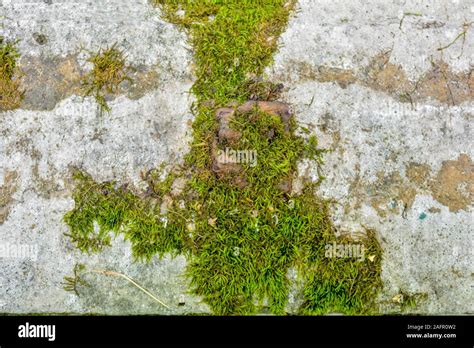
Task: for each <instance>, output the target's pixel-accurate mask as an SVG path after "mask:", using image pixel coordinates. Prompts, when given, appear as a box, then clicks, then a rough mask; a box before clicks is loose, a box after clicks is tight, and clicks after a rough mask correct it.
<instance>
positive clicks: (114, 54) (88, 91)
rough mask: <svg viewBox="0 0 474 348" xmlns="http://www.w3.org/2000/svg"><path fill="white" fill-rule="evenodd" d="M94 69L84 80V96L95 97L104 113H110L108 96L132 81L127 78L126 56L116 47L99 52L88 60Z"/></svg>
mask: <svg viewBox="0 0 474 348" xmlns="http://www.w3.org/2000/svg"><path fill="white" fill-rule="evenodd" d="M87 61H88V62H89V63H92V64H93V66H94V67H93V69H92V71H91V72H89V73H88V74H87V75H86V76H85V77H84V79H83V86H84V94H85V95H86V96H90V95H93V96H94V97H95V99H96V101H97V103H98V104H99V106H100V108H101V110H102V111H107V112H108V111H110V108H109V106H108V104H107V101H106V95H107V94H115V93H117V92H118V89H119V86H120V84H121V83H122V82H123V81H125V80H130V78H129V77H128V76H127V73H128V70H129V67H128V66H127V64H126V61H125V55H124V53H123V51H122V50H119V49H118V48H117V47H116V45H113V46H112V47H108V48H105V49H101V50H99V52H98V53H96V54H94V55H92V56H91V57H90V58H89V59H88V60H87Z"/></svg>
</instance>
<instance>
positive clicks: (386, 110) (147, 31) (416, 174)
mask: <svg viewBox="0 0 474 348" xmlns="http://www.w3.org/2000/svg"><path fill="white" fill-rule="evenodd" d="M404 13H407V14H408V13H411V15H405V16H404V15H403V14H404ZM473 13H474V3H473V2H472V1H468V0H464V1H463V0H459V1H443V0H438V1H430V2H427V1H417V2H415V1H390V2H388V1H362V0H360V1H342V0H341V1H329V0H327V1H326V0H301V1H300V2H299V11H298V12H297V13H296V15H295V16H294V18H293V19H292V20H291V22H290V25H289V28H288V30H287V31H286V32H285V33H284V34H283V36H282V38H281V44H282V48H281V51H280V53H279V54H277V56H276V57H275V64H274V65H273V66H272V67H271V68H270V69H269V70H268V73H269V76H270V77H271V78H272V79H274V80H276V81H282V82H283V83H284V84H285V86H286V92H285V95H284V99H286V100H287V101H288V102H289V103H291V104H292V106H293V108H294V111H295V114H296V116H297V117H298V120H299V121H300V122H301V123H303V124H305V125H307V126H308V127H309V128H310V129H312V130H313V132H314V133H315V134H317V135H318V137H319V139H320V143H321V146H322V147H325V148H328V149H331V150H332V151H331V152H329V153H327V155H326V156H325V159H326V164H325V165H324V167H323V168H322V170H323V174H324V175H325V176H326V178H327V179H326V181H324V183H323V185H322V187H321V189H320V194H321V195H323V196H324V197H327V198H334V199H335V200H336V201H337V202H338V204H335V205H334V220H335V222H336V225H337V226H338V228H339V230H340V232H341V233H348V232H350V233H357V232H359V231H361V230H363V229H364V228H373V229H375V230H376V231H377V233H378V236H379V237H380V241H381V243H382V246H383V248H384V256H385V259H384V262H383V278H384V281H385V290H384V293H383V294H382V296H381V300H386V301H387V306H386V308H384V310H385V311H387V312H390V311H392V310H395V309H396V306H395V307H394V306H392V305H390V304H388V302H390V300H391V298H392V297H393V296H395V295H397V294H398V293H400V292H401V291H404V292H411V293H421V292H423V293H427V294H428V299H427V300H426V301H424V302H421V303H420V305H419V306H418V307H417V308H416V309H415V311H416V312H419V313H473V312H474V308H473V307H472V306H473V303H474V298H473V296H474V295H473V293H474V292H473V291H472V290H473V285H474V280H473V272H474V269H473V268H474V267H473V262H472V260H473V250H472V247H473V244H472V239H473V238H472V235H473V227H472V226H473V211H472V209H473V207H472V202H473V198H474V182H473V180H474V178H473V172H474V170H473V164H472V159H473V158H474V157H473V156H474V153H473V152H474V147H473V143H472V138H473V131H472V120H473V115H474V111H473V108H474V98H473V88H474V81H473V78H474V75H472V74H471V71H472V66H473V62H472V57H473V56H474V52H473V51H474V45H473V42H474V41H473V35H474V31H473V30H474V28H472V27H471V26H463V24H464V23H465V22H467V21H468V20H469V18H470V17H472V15H473ZM413 14H416V15H413ZM403 17H404V18H403ZM402 19H403V21H402ZM0 20H1V24H2V26H1V27H0V35H4V36H6V37H7V38H11V39H14V38H17V39H21V42H20V43H19V47H20V51H21V53H22V55H23V58H22V60H21V64H22V69H23V70H24V71H25V74H26V76H25V86H26V95H25V101H24V105H23V106H22V108H21V109H20V110H16V111H12V112H4V113H1V114H0V132H1V134H2V137H1V138H0V242H1V243H3V245H6V244H11V245H14V246H15V245H34V246H37V248H38V254H37V259H34V258H33V259H31V258H13V259H12V258H0V312H6V313H25V312H56V313H57V312H74V313H86V312H93V313H109V314H129V313H190V312H191V313H196V312H203V311H207V310H208V309H207V307H206V306H205V305H203V304H202V303H201V302H200V301H199V299H198V298H196V297H193V296H190V295H188V294H186V281H187V280H186V279H185V278H184V277H183V276H182V271H183V270H184V267H185V264H186V263H185V260H184V258H182V257H178V258H176V259H174V260H171V259H165V260H162V261H159V260H156V259H155V260H153V261H152V262H151V263H150V264H141V263H134V262H133V260H132V258H131V255H130V246H129V244H128V243H127V242H124V241H122V240H120V239H119V240H116V241H115V242H114V246H113V248H111V249H108V250H106V251H105V252H103V253H101V254H98V255H90V256H88V255H81V254H80V253H79V252H78V251H77V250H75V248H74V247H73V246H72V245H71V244H70V242H69V240H68V238H67V237H66V236H65V235H64V233H67V227H66V226H65V224H64V223H63V222H62V217H63V215H64V213H65V212H67V211H69V210H70V209H71V208H72V206H73V204H74V202H73V200H72V198H71V189H72V188H73V186H72V183H71V181H70V174H71V173H70V167H71V166H80V167H82V168H83V169H85V170H86V171H88V172H89V173H90V174H92V175H93V176H94V178H95V179H96V180H99V181H102V180H110V179H116V180H118V181H120V182H132V183H133V184H134V185H135V186H137V187H140V186H141V185H142V184H143V183H142V182H141V179H140V172H141V171H146V170H148V169H151V168H153V167H156V166H158V165H159V164H160V163H161V162H163V161H165V162H176V161H179V160H180V159H181V158H182V156H183V155H184V153H186V151H187V141H188V140H189V136H190V134H189V133H190V132H189V127H188V121H189V120H190V119H192V115H191V113H190V106H191V103H192V96H191V95H190V94H189V89H190V87H191V85H192V79H193V77H192V71H191V66H192V62H191V58H192V57H191V52H190V50H189V47H188V46H187V44H186V37H185V35H184V34H183V33H181V32H179V31H177V30H176V28H175V27H173V26H172V25H170V24H168V23H166V22H164V21H163V20H162V19H160V16H159V11H157V10H156V9H154V8H153V7H151V6H150V5H148V3H147V1H145V0H133V1H132V0H129V1H126V2H125V1H121V0H100V1H92V0H91V1H85V0H84V1H81V0H75V1H66V0H63V1H59V0H48V1H46V0H45V1H39V0H38V1H31V0H30V1H27V0H21V1H20V0H12V1H7V0H3V1H2V3H1V6H0ZM463 31H466V35H465V36H464V38H465V39H464V40H463V39H462V38H461V39H459V40H457V41H456V42H455V43H454V44H453V45H452V46H450V47H448V48H446V49H443V50H439V51H438V48H442V47H444V46H447V45H448V44H449V43H450V42H452V41H453V40H454V39H455V38H456V37H457V36H458V35H459V34H460V33H461V32H463ZM113 43H117V44H118V45H119V47H121V48H123V49H125V50H126V52H127V54H128V58H127V59H128V61H129V62H130V63H131V64H133V65H134V66H135V67H136V68H137V72H136V73H135V76H134V78H135V83H134V84H132V85H124V86H123V88H122V90H121V95H120V96H118V97H117V98H115V99H113V100H110V102H109V104H110V106H111V107H112V112H111V114H110V115H102V116H101V115H100V114H99V113H98V110H97V106H96V104H95V103H94V101H93V100H92V99H91V98H85V99H84V100H83V98H82V97H80V96H78V88H79V87H80V84H79V77H80V74H81V73H82V72H84V71H87V70H88V69H90V66H88V64H86V62H85V59H86V58H87V55H88V53H87V51H84V50H81V46H82V47H83V48H85V49H86V50H90V51H97V50H98V49H99V48H100V47H104V46H106V45H112V44H113ZM302 167H304V166H302ZM303 169H305V168H302V174H305V173H304V171H303ZM306 169H307V173H306V175H315V174H316V168H314V167H310V168H306ZM78 262H79V263H84V264H86V266H87V268H88V269H112V270H114V271H118V272H123V273H124V274H127V275H128V276H131V277H132V278H134V279H135V280H137V281H138V282H139V283H140V284H142V285H143V286H145V287H146V288H148V289H150V290H151V291H152V292H153V293H154V294H156V295H157V296H158V297H159V298H160V299H161V300H162V301H164V302H165V303H166V304H168V305H169V306H170V307H171V309H170V310H168V309H166V308H164V307H162V306H160V305H158V304H156V303H155V302H153V301H152V300H151V299H150V298H149V297H147V296H146V295H145V294H143V293H141V292H140V291H139V290H138V289H136V288H135V287H133V286H132V285H131V284H129V283H127V282H126V281H124V280H123V279H117V278H110V277H109V278H108V277H105V276H103V275H96V274H88V275H86V279H87V280H88V281H89V282H90V284H91V287H90V288H82V292H81V296H80V297H77V296H75V295H74V294H71V293H68V292H65V291H64V290H63V289H62V285H61V282H62V281H63V277H64V276H67V275H71V273H72V269H73V266H74V264H75V263H78ZM180 302H184V303H185V305H182V306H180V305H179V303H180Z"/></svg>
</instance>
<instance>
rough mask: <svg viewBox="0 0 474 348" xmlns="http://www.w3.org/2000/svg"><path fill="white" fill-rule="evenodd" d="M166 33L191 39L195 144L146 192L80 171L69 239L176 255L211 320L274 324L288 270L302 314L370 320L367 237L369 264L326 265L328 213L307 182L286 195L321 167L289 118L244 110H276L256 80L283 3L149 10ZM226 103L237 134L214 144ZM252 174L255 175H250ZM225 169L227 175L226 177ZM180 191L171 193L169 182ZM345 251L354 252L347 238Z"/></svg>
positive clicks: (373, 265) (271, 47)
mask: <svg viewBox="0 0 474 348" xmlns="http://www.w3.org/2000/svg"><path fill="white" fill-rule="evenodd" d="M155 3H156V4H157V5H158V6H159V7H160V8H161V10H162V12H163V14H164V15H165V17H166V18H168V19H169V20H170V21H172V22H173V23H176V24H178V25H180V26H182V27H183V28H185V29H186V30H187V32H188V34H189V35H190V38H191V41H192V44H193V46H194V49H195V57H196V61H197V71H196V76H197V81H196V83H195V85H194V86H193V92H194V94H195V95H196V97H197V103H196V105H195V108H194V112H195V115H196V119H195V122H194V124H193V129H194V139H193V143H192V147H191V151H190V153H189V154H188V155H187V156H186V159H185V165H184V166H183V168H180V169H179V170H176V171H175V172H174V174H170V175H168V176H166V177H165V179H164V180H161V179H160V178H161V177H162V176H161V175H160V173H159V172H151V173H149V174H148V175H147V176H146V177H145V179H146V180H147V181H148V183H149V189H148V190H147V192H146V194H141V195H139V194H136V193H132V192H131V191H129V190H128V189H127V188H123V187H122V188H121V187H118V185H117V184H116V183H104V184H97V183H95V182H94V181H93V180H92V178H90V177H89V176H87V175H84V174H80V173H78V174H77V175H76V179H77V180H78V186H77V188H76V193H75V196H74V198H75V200H76V206H75V208H74V210H73V211H71V212H70V213H68V214H67V216H66V222H67V223H68V224H69V226H70V228H71V236H72V238H73V240H76V241H77V243H78V246H79V247H80V248H81V249H83V250H85V251H95V250H97V249H98V248H97V247H96V244H95V242H94V241H95V240H99V241H103V242H104V243H102V244H107V243H108V242H109V240H110V237H109V232H110V231H113V232H115V233H124V234H125V237H126V238H127V239H129V240H130V241H131V242H132V247H133V251H134V255H135V256H136V257H137V258H145V259H150V258H151V257H153V256H154V255H156V254H158V255H160V256H162V255H163V254H165V253H173V254H178V253H184V254H185V255H187V257H188V260H189V264H188V267H187V270H186V274H187V275H188V276H189V278H190V281H191V289H192V290H191V291H192V292H193V293H194V294H197V295H200V296H202V297H203V298H204V300H205V302H206V303H208V304H209V305H210V307H211V308H212V310H213V311H214V312H215V313H216V314H226V315H227V314H253V313H255V312H256V311H258V310H259V309H260V308H261V307H262V306H265V305H266V306H268V307H269V310H270V311H271V312H272V313H275V314H284V313H285V309H286V305H287V299H288V294H289V286H290V284H289V280H288V277H287V274H288V271H289V270H290V268H293V269H296V270H298V271H299V275H300V278H301V279H302V280H304V282H305V288H304V291H303V294H302V295H303V296H304V297H305V302H304V304H303V306H302V308H301V313H304V314H324V313H327V312H329V311H341V312H344V313H348V314H355V313H369V312H371V310H373V302H374V298H375V296H376V294H377V291H378V289H379V288H380V261H381V255H380V248H379V246H378V243H377V240H376V239H375V237H374V235H373V234H369V235H368V237H367V238H365V239H363V240H362V241H359V242H358V243H363V244H364V246H365V247H366V249H367V250H368V251H367V252H368V253H370V256H371V258H370V259H369V261H366V260H364V261H361V262H357V261H356V260H353V259H350V258H345V259H332V258H327V257H326V255H325V252H324V249H325V246H326V245H327V244H328V243H332V242H333V241H340V240H338V239H336V237H335V234H334V230H333V227H332V225H331V222H330V219H329V216H328V203H327V202H326V201H324V200H321V199H319V198H317V197H316V196H315V186H316V185H317V183H306V184H305V185H303V186H304V187H303V189H302V190H301V191H300V192H294V190H291V189H289V187H291V183H292V182H293V180H294V179H295V177H296V169H297V163H298V161H299V160H301V159H303V158H307V159H309V160H311V161H313V163H314V165H318V164H320V163H321V157H322V152H321V151H320V150H319V149H318V146H317V140H316V138H315V137H309V138H306V137H302V136H298V135H296V133H297V130H298V126H297V125H296V123H295V121H294V120H293V119H291V118H290V119H284V118H283V117H281V116H280V115H278V114H276V113H272V112H268V111H267V112H264V111H263V110H262V109H261V108H259V107H257V106H255V107H254V108H251V109H247V110H246V111H239V110H240V109H239V108H237V107H236V105H240V104H241V103H243V102H245V101H247V100H249V99H258V100H274V99H276V98H277V96H278V90H279V89H280V87H279V86H276V85H274V84H272V83H270V82H266V81H264V80H263V79H262V74H263V71H264V68H265V66H266V65H268V64H269V63H270V62H271V59H272V54H273V53H274V52H275V50H276V49H277V44H276V38H278V36H279V35H280V33H281V32H282V30H283V29H284V27H285V26H286V23H287V21H288V17H289V14H290V12H291V10H292V8H293V5H294V2H293V1H283V0H266V1H253V0H203V1H183V0H180V1H178V0H158V1H155ZM229 103H232V105H234V114H233V117H232V119H231V122H230V124H229V127H230V129H231V131H232V132H234V134H239V136H238V137H237V138H236V139H234V140H233V141H229V139H219V135H218V134H219V127H220V125H219V122H218V121H217V119H216V109H217V108H220V107H224V106H228V105H229ZM225 148H231V149H233V150H240V151H254V152H255V153H256V154H257V162H256V163H253V164H252V163H247V162H244V163H239V166H238V167H237V168H238V170H233V171H228V172H226V171H224V172H223V173H218V172H217V171H216V168H215V166H216V152H217V151H219V150H224V149H225ZM254 164H255V165H254ZM234 169H235V168H234ZM178 176H179V177H181V178H180V179H185V180H186V185H185V186H184V188H183V189H182V190H180V191H179V192H177V190H176V189H175V188H174V186H175V185H174V183H175V182H177V179H178V178H177V177H178ZM345 242H346V243H356V242H355V241H352V240H348V239H347V240H345Z"/></svg>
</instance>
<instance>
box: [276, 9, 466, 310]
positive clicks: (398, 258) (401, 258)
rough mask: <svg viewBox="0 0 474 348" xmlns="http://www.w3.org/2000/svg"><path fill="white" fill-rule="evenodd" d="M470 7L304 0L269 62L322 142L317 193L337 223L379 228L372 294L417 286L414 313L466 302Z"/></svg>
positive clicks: (342, 227)
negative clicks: (378, 287) (420, 297)
mask: <svg viewBox="0 0 474 348" xmlns="http://www.w3.org/2000/svg"><path fill="white" fill-rule="evenodd" d="M404 13H416V14H417V15H416V16H410V15H405V18H404V19H403V22H402V23H400V22H401V20H402V18H403V14H404ZM473 14H474V3H473V2H472V1H462V0H460V1H429V2H428V1H390V2H388V1H342V0H341V1H325V0H321V1H311V0H302V1H300V2H299V11H298V14H297V15H296V17H295V18H294V19H293V21H292V22H291V23H290V26H289V28H288V30H287V31H286V32H285V33H284V34H283V36H282V39H281V43H282V49H281V51H280V53H279V54H278V55H277V56H276V58H275V64H274V66H273V67H272V69H269V74H270V76H271V78H272V79H276V80H277V81H281V82H283V83H284V84H285V85H286V86H287V92H286V95H285V99H286V100H287V101H288V102H289V103H290V104H292V105H293V106H294V110H295V115H296V116H297V118H298V120H299V121H300V122H301V123H303V124H305V125H306V126H308V127H309V128H310V129H312V130H313V131H314V133H315V134H317V135H318V137H319V139H320V145H321V146H322V147H323V148H326V149H329V150H330V152H329V153H327V154H326V156H325V162H326V163H325V165H324V166H323V168H322V174H323V175H324V176H325V177H326V180H325V181H324V182H323V184H322V186H321V189H320V194H321V195H322V196H324V197H326V198H331V199H334V200H335V201H336V202H337V204H335V205H334V209H333V212H334V215H333V216H334V220H335V222H336V225H337V226H338V228H339V231H340V232H341V233H357V232H360V231H364V229H365V228H370V229H374V230H376V231H377V232H378V235H379V237H380V241H381V244H382V247H383V249H384V261H383V279H384V281H385V290H384V294H383V296H382V297H381V300H384V301H389V302H390V300H391V298H392V297H393V296H395V295H397V294H398V293H400V292H406V293H426V294H427V295H428V299H427V300H426V301H423V302H420V304H419V306H418V307H417V308H416V309H415V310H414V311H415V312H419V313H473V312H474V307H473V304H474V292H473V287H474V278H473V277H474V263H473V261H472V260H473V259H474V258H473V256H474V255H473V246H474V245H473V226H474V224H473V223H474V219H473V217H474V216H473V200H474V164H473V162H472V159H473V158H474V143H473V141H472V139H473V138H474V133H473V129H472V124H473V123H472V122H473V120H474V75H473V74H472V69H473V67H474V62H473V61H472V57H474V45H473V43H474V27H472V26H463V25H464V23H465V22H466V21H467V19H468V18H470V17H472V16H473ZM464 30H466V36H465V41H464V44H463V40H462V39H460V40H458V41H457V42H455V43H454V44H453V45H452V46H450V47H449V48H446V49H444V50H438V48H442V47H444V46H447V45H448V44H449V43H451V42H452V41H453V40H454V39H455V38H456V37H457V36H458V35H459V34H460V33H461V32H463V31H464ZM431 62H433V63H431ZM407 92H408V93H409V94H410V97H407V96H406V95H405V94H406V93H407ZM314 169H315V168H310V170H309V171H308V173H309V175H311V173H313V175H315V170H314ZM385 310H386V311H392V310H394V308H393V306H391V305H389V304H387V306H386V308H385Z"/></svg>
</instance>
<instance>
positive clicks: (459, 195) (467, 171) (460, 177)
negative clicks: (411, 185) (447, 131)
mask: <svg viewBox="0 0 474 348" xmlns="http://www.w3.org/2000/svg"><path fill="white" fill-rule="evenodd" d="M431 189H432V192H433V198H434V199H436V200H437V201H438V202H440V203H441V204H443V205H445V206H447V207H448V208H449V211H451V212H456V211H459V210H466V209H467V208H468V207H469V206H470V205H471V204H472V203H473V202H474V163H473V162H472V160H471V158H470V157H469V156H468V155H466V154H461V155H459V157H458V159H456V160H452V161H444V162H443V166H442V168H441V170H440V171H439V172H438V174H437V175H436V177H435V178H434V179H433V182H432V184H431Z"/></svg>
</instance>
